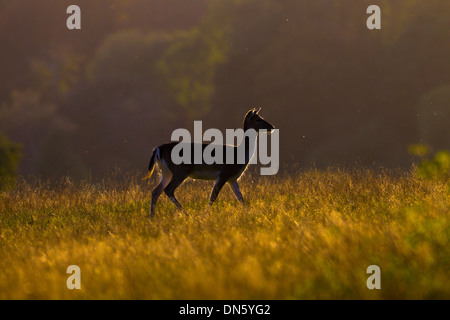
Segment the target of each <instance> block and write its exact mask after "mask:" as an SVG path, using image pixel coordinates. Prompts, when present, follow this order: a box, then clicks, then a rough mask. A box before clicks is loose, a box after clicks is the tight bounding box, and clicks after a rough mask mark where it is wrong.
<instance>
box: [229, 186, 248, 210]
mask: <svg viewBox="0 0 450 320" xmlns="http://www.w3.org/2000/svg"><path fill="white" fill-rule="evenodd" d="M229 184H230V186H231V189H232V190H233V193H234V195H235V196H236V198H237V199H238V200H239V202H240V203H242V205H243V206H244V207H245V202H244V198H243V197H242V193H241V190H239V185H238V182H237V181H236V180H235V181H233V182H229Z"/></svg>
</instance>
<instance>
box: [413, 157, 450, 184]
mask: <svg viewBox="0 0 450 320" xmlns="http://www.w3.org/2000/svg"><path fill="white" fill-rule="evenodd" d="M417 173H418V174H419V176H420V177H422V178H425V179H439V180H445V179H448V178H449V177H450V151H447V150H443V151H438V152H436V154H435V155H434V156H433V158H432V159H424V160H422V161H421V162H420V163H419V165H418V167H417Z"/></svg>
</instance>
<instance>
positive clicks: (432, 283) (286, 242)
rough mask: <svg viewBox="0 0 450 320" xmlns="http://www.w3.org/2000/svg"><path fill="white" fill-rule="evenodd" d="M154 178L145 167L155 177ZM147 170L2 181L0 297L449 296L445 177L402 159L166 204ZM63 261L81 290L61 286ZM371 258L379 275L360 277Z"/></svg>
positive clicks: (193, 193) (197, 188)
mask: <svg viewBox="0 0 450 320" xmlns="http://www.w3.org/2000/svg"><path fill="white" fill-rule="evenodd" d="M153 180H156V179H153ZM155 183H156V181H152V182H151V183H150V184H147V183H144V182H142V181H140V179H139V178H137V177H131V178H128V179H126V181H124V182H122V183H119V182H117V181H115V180H113V179H112V180H111V181H105V182H103V183H100V184H95V183H91V182H83V183H75V184H74V183H72V182H70V181H69V180H67V179H65V180H62V181H60V182H59V183H58V184H56V185H54V184H53V185H50V184H48V183H46V182H39V183H30V182H19V183H18V185H17V186H16V188H15V189H13V190H11V191H8V192H2V193H0V298H1V299H449V298H450V276H449V270H450V249H449V246H448V243H449V238H450V216H449V214H450V191H449V186H448V184H446V182H443V181H424V180H421V179H419V178H417V177H416V176H415V175H414V174H410V173H393V172H382V173H375V172H372V171H364V170H360V171H352V172H348V171H339V170H328V171H324V172H321V171H316V170H312V171H307V172H304V173H299V174H296V175H292V176H289V177H284V178H281V177H280V178H277V177H251V176H250V175H248V176H245V177H244V178H243V181H242V182H241V190H242V192H243V194H244V197H245V198H246V200H247V201H248V203H249V205H248V207H247V208H246V209H243V208H241V206H240V204H239V203H238V202H237V201H236V200H235V199H234V196H233V194H232V192H231V190H230V189H229V188H228V187H225V188H224V190H223V191H222V193H221V194H220V195H219V198H218V200H217V202H216V203H215V204H214V206H213V207H212V208H211V209H210V210H209V211H208V213H206V214H205V208H206V206H207V201H208V195H209V192H210V188H211V187H212V183H211V182H209V183H208V182H200V181H187V182H186V183H185V184H183V185H182V186H181V187H180V188H179V189H178V190H177V193H176V194H177V197H178V199H179V200H180V202H181V203H182V204H183V205H184V207H185V210H186V211H187V212H188V213H189V214H190V216H189V217H188V218H186V217H184V216H183V215H181V214H179V213H177V212H176V210H175V207H174V205H173V204H172V203H171V202H170V201H169V200H168V199H167V198H166V197H165V196H164V195H163V196H162V197H161V198H160V201H159V202H158V205H157V214H156V216H155V218H154V219H153V220H152V221H151V220H149V218H148V211H149V205H150V201H149V198H150V192H151V190H152V187H153V186H154V184H155ZM69 265H78V266H79V267H80V269H81V290H76V289H75V290H69V289H68V288H67V287H66V280H67V278H68V276H69V274H66V269H67V267H68V266H69ZM369 265H378V266H379V267H380V268H381V289H380V290H376V289H374V290H369V289H368V288H367V286H366V280H367V278H368V277H369V276H370V275H369V274H366V269H367V267H368V266H369Z"/></svg>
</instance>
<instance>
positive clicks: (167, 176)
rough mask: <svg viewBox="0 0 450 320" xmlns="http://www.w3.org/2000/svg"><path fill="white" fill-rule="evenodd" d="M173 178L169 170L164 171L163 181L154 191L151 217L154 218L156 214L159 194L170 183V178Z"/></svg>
mask: <svg viewBox="0 0 450 320" xmlns="http://www.w3.org/2000/svg"><path fill="white" fill-rule="evenodd" d="M171 179H172V174H171V173H169V172H167V173H165V174H164V173H163V175H162V177H161V181H160V182H159V184H158V186H157V187H156V188H155V189H153V191H152V203H151V205H150V218H153V216H154V215H155V207H156V202H157V201H158V198H159V196H160V195H161V193H162V192H163V191H164V188H165V187H166V186H167V185H168V184H169V182H170V180H171Z"/></svg>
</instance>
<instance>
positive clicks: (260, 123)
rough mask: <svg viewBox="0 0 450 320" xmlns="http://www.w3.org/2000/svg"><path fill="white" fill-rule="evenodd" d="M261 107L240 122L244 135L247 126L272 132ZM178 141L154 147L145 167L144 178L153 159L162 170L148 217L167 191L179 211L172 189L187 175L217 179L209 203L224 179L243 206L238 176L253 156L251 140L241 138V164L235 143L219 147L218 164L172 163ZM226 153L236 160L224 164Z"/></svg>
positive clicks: (153, 193) (253, 110)
mask: <svg viewBox="0 0 450 320" xmlns="http://www.w3.org/2000/svg"><path fill="white" fill-rule="evenodd" d="M260 110H261V108H259V109H252V110H250V111H248V112H247V114H246V115H245V118H244V125H243V126H244V127H243V129H244V134H245V132H247V130H249V129H253V130H255V131H256V133H258V131H259V130H267V131H269V132H271V131H272V130H274V129H275V127H274V126H273V125H271V124H270V123H269V122H267V121H266V120H264V119H263V118H262V117H261V116H260V115H259V114H258V112H259V111H260ZM178 143H180V142H173V143H167V144H162V145H160V146H159V147H157V148H155V149H154V151H153V155H152V157H151V159H150V164H149V166H148V171H149V172H148V175H147V177H145V178H144V180H145V179H148V178H150V177H151V176H152V173H153V170H154V168H155V162H157V163H158V165H159V167H160V169H161V171H162V176H161V181H160V182H159V184H158V186H157V187H156V188H155V189H154V190H153V191H152V202H151V206H150V217H151V218H152V217H153V216H154V215H155V206H156V202H157V201H158V198H159V196H160V195H161V193H162V192H163V191H164V192H165V193H166V195H167V196H168V197H169V199H170V200H171V201H172V202H173V203H174V204H175V206H176V207H177V208H178V209H179V210H182V206H181V204H180V203H179V202H178V200H177V199H176V198H175V194H174V192H175V189H176V188H177V187H178V186H179V185H181V183H183V181H184V180H186V178H192V179H202V180H215V181H216V183H215V184H214V187H213V189H212V192H211V196H210V200H209V205H210V206H211V205H212V204H213V203H214V201H215V200H216V198H217V196H218V195H219V192H220V190H221V189H222V187H223V186H224V185H225V183H227V182H228V183H229V184H230V186H231V189H232V190H233V192H234V194H235V195H236V198H237V199H238V200H239V202H241V203H242V205H245V204H244V198H243V197H242V194H241V191H240V190H239V185H238V179H239V177H241V175H242V174H243V172H244V171H245V169H246V168H247V166H248V163H249V161H250V159H251V158H252V156H253V153H254V152H255V148H253V149H251V148H250V147H249V145H250V141H249V137H248V136H247V135H244V139H243V140H242V142H241V144H242V143H245V144H244V148H245V161H241V163H240V162H239V161H237V155H238V150H237V149H238V148H239V145H238V146H232V145H222V146H221V147H222V148H223V153H222V155H223V157H224V161H222V163H221V164H219V163H212V164H207V163H205V162H204V161H202V163H200V164H195V163H194V161H191V162H190V164H185V163H181V164H175V163H174V162H173V161H172V149H173V148H174V147H175V146H176V145H177V144H178ZM255 143H256V141H255ZM253 145H255V144H253ZM206 146H208V144H202V150H204V149H205V147H206ZM189 147H190V148H191V150H194V143H190V146H189ZM229 152H233V155H234V160H235V161H234V162H233V163H232V164H229V163H226V161H225V158H226V154H227V153H229ZM191 155H193V152H191Z"/></svg>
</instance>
